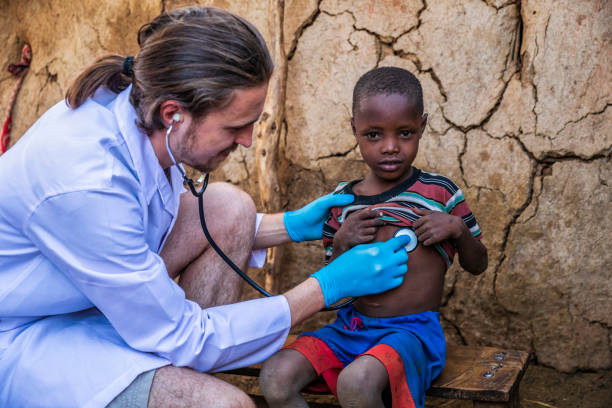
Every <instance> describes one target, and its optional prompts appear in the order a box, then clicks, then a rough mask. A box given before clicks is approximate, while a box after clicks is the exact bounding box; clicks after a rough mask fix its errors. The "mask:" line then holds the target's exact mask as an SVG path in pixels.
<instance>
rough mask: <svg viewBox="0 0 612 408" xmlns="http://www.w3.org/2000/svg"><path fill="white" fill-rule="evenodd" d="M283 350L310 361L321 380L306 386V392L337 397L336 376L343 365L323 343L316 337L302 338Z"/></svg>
mask: <svg viewBox="0 0 612 408" xmlns="http://www.w3.org/2000/svg"><path fill="white" fill-rule="evenodd" d="M283 349H293V350H297V351H299V352H300V353H302V354H303V355H304V357H306V358H307V359H308V361H310V364H312V367H313V368H314V369H315V371H316V372H317V375H319V376H320V377H321V378H322V379H323V381H324V382H323V381H317V382H314V383H312V384H310V385H308V386H307V387H306V388H305V390H306V391H309V392H316V393H325V394H327V393H329V392H331V393H332V394H334V395H335V396H336V397H338V391H337V390H338V387H337V385H338V376H339V375H340V371H342V369H343V368H344V364H342V363H341V362H340V360H338V357H336V355H335V354H334V352H333V351H332V350H331V349H330V348H329V347H328V346H327V344H325V342H323V341H322V340H320V339H318V338H316V337H310V336H302V337H299V338H298V339H297V340H296V341H294V342H293V343H291V344H289V345H288V346H285V347H283Z"/></svg>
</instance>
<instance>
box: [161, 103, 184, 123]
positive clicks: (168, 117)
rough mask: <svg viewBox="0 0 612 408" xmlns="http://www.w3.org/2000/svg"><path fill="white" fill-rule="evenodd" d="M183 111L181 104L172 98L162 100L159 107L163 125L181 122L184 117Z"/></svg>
mask: <svg viewBox="0 0 612 408" xmlns="http://www.w3.org/2000/svg"><path fill="white" fill-rule="evenodd" d="M185 113H186V112H185V109H184V108H183V106H182V105H181V104H180V103H179V102H178V101H175V100H172V99H170V100H167V101H164V102H162V104H161V105H160V107H159V115H160V117H161V118H160V119H161V121H162V123H163V124H164V125H165V126H170V125H172V124H174V123H177V122H182V121H183V120H184V119H185Z"/></svg>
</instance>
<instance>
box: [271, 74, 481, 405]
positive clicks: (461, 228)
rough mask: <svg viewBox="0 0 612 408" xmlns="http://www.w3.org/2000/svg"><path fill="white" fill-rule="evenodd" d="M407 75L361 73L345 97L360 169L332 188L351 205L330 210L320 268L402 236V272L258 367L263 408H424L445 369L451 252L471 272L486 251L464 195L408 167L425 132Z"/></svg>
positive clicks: (414, 82) (419, 100)
mask: <svg viewBox="0 0 612 408" xmlns="http://www.w3.org/2000/svg"><path fill="white" fill-rule="evenodd" d="M426 122H427V115H426V114H423V97H422V90H421V85H420V83H419V81H418V79H417V78H416V77H415V76H414V75H412V74H411V73H410V72H408V71H406V70H403V69H400V68H393V67H385V68H377V69H374V70H372V71H370V72H368V73H366V74H365V75H363V76H362V77H361V78H360V79H359V81H358V82H357V84H356V85H355V89H354V91H353V118H352V119H351V125H352V128H353V133H354V135H355V138H356V139H357V142H358V144H359V149H360V151H361V154H362V156H363V159H364V161H365V162H366V164H367V165H368V166H369V167H370V169H371V171H370V173H369V174H368V175H367V176H366V178H365V179H363V180H356V181H352V182H350V183H341V184H340V185H339V186H338V187H337V188H336V193H348V194H354V195H355V201H354V202H353V203H351V204H349V205H348V206H346V207H343V208H339V207H337V208H334V209H333V210H332V214H331V216H330V219H329V220H328V221H327V223H326V225H325V230H324V245H325V246H326V258H327V260H328V261H329V260H330V259H333V258H335V257H337V256H338V255H340V254H342V253H343V252H345V251H346V250H348V249H350V248H351V247H353V246H355V245H358V244H362V243H366V242H371V241H383V240H387V239H389V238H391V237H392V236H394V235H395V234H397V233H398V231H399V233H400V234H409V235H412V237H413V240H412V241H411V244H412V245H411V244H408V245H407V247H406V250H407V251H409V259H408V263H407V265H408V273H407V274H406V275H405V278H404V282H403V283H402V285H401V286H399V287H398V288H396V289H393V290H390V291H388V292H385V293H382V294H379V295H372V296H364V297H361V298H359V299H357V300H356V301H355V303H354V304H353V305H349V306H346V307H344V308H342V309H340V310H339V311H338V315H337V319H336V321H335V322H334V323H331V324H329V325H327V326H324V327H323V328H321V329H319V330H317V331H315V332H312V333H304V334H303V335H302V336H300V337H299V338H298V339H297V340H296V341H295V342H294V343H293V344H291V345H289V346H287V347H286V348H285V349H283V350H281V351H280V352H278V353H277V354H275V355H274V356H272V357H271V358H270V359H269V360H268V361H266V363H265V364H264V367H263V369H262V373H261V376H260V385H261V390H262V392H263V394H264V396H265V398H266V400H267V402H268V404H269V405H270V407H306V406H307V404H306V402H305V401H304V399H303V398H302V397H301V395H300V391H301V390H302V389H303V388H304V387H307V386H308V388H309V389H311V390H314V391H317V390H318V391H324V390H326V389H327V390H331V391H332V392H333V393H334V394H335V395H336V396H337V397H338V399H339V401H340V405H342V406H343V407H349V406H350V407H382V406H384V405H383V399H384V400H386V401H387V403H388V402H389V401H391V402H392V406H393V407H423V406H424V405H425V391H426V390H427V388H429V385H430V384H431V381H432V380H433V379H435V378H436V377H437V376H438V375H439V374H440V372H441V371H442V368H443V366H444V360H445V357H446V343H445V340H444V333H443V332H442V327H441V325H440V319H439V314H438V309H439V307H440V302H441V297H442V289H443V285H444V274H445V272H446V269H447V268H448V266H449V265H450V264H451V263H452V261H453V257H454V254H455V252H458V254H459V263H460V265H461V266H462V267H463V268H464V269H466V270H467V271H468V272H470V273H472V274H474V275H477V274H479V273H481V272H483V271H484V270H485V269H486V267H487V250H486V248H485V247H484V245H483V244H482V243H481V242H480V238H481V233H480V229H479V227H478V224H477V223H476V220H475V218H474V216H473V215H472V213H471V211H470V209H469V207H468V205H467V204H466V202H465V200H464V197H463V193H462V192H461V190H460V189H459V187H457V186H456V185H455V184H454V183H453V182H452V181H450V180H449V179H448V178H446V177H443V176H440V175H437V174H432V173H427V172H425V171H422V170H419V169H417V168H415V167H413V166H412V163H413V161H414V159H415V157H416V155H417V151H418V148H419V140H420V138H421V136H422V134H423V131H424V129H425V124H426Z"/></svg>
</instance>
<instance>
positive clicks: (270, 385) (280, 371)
mask: <svg viewBox="0 0 612 408" xmlns="http://www.w3.org/2000/svg"><path fill="white" fill-rule="evenodd" d="M299 375H300V373H299V369H298V368H297V367H296V365H294V364H292V362H291V359H290V358H287V354H286V353H283V352H282V351H281V352H280V353H276V354H274V355H273V356H272V357H270V358H269V359H268V360H266V362H265V363H264V364H263V367H262V368H261V372H260V373H259V387H260V389H261V392H262V393H263V394H264V396H265V397H266V400H268V401H270V402H273V401H275V402H279V401H286V400H288V399H291V398H292V397H293V396H294V395H295V394H296V393H299V392H300V391H301V390H300V389H298V386H296V384H298V383H299V382H300V381H298V380H297V377H298V376H299Z"/></svg>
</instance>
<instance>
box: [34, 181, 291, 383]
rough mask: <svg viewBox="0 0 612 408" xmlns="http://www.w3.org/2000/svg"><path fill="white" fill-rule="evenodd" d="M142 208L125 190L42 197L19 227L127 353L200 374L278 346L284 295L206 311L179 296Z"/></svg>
mask: <svg viewBox="0 0 612 408" xmlns="http://www.w3.org/2000/svg"><path fill="white" fill-rule="evenodd" d="M127 190H129V189H127ZM144 211H146V209H144V210H143V208H142V207H141V205H140V203H139V201H138V199H137V198H136V196H135V195H134V194H132V193H130V192H129V191H125V190H122V189H116V188H115V189H111V188H109V189H107V190H98V191H76V192H70V193H64V194H61V195H57V196H53V197H50V198H47V199H45V200H44V201H43V202H41V203H40V204H39V205H38V206H37V207H36V208H35V209H34V210H33V212H32V213H31V214H30V216H29V218H28V219H27V220H26V221H25V224H24V226H23V230H24V233H25V234H26V235H27V236H28V237H29V238H30V239H31V240H32V241H33V242H34V244H35V245H36V246H37V247H38V248H39V249H40V251H41V252H42V254H43V255H44V256H46V257H48V258H49V259H50V260H51V262H53V263H54V264H55V265H56V266H57V268H58V269H59V270H61V271H62V272H63V273H65V274H66V276H68V278H69V279H70V280H71V281H72V282H73V283H74V284H75V285H76V286H77V287H78V288H79V289H80V290H81V291H82V292H83V294H84V295H85V296H87V297H88V298H89V299H90V300H91V302H92V303H93V304H94V305H95V306H96V307H97V308H98V309H99V310H100V311H101V312H102V313H103V314H104V315H105V316H106V318H107V319H108V320H109V322H110V323H111V324H112V325H113V327H114V328H115V329H116V330H117V332H118V333H119V335H120V336H121V337H122V338H123V339H124V340H125V342H126V343H127V344H128V345H129V346H130V347H132V348H134V349H137V350H140V351H145V352H151V353H155V354H157V355H159V356H161V357H164V358H166V359H167V360H168V361H169V362H170V363H172V364H173V365H176V366H189V367H193V368H195V369H197V370H199V371H205V372H206V371H219V370H224V369H230V368H235V367H240V366H245V365H250V364H254V363H258V362H261V361H263V360H264V359H265V358H267V357H268V356H270V355H271V354H272V353H274V352H275V351H277V350H278V349H280V347H282V345H283V344H284V341H285V339H286V336H287V334H288V332H289V327H290V324H291V317H290V311H289V305H288V303H287V300H286V298H285V297H284V296H275V297H272V298H264V299H257V300H251V301H247V302H241V303H236V304H233V305H226V306H219V307H213V308H208V309H202V308H200V307H199V306H198V305H197V304H196V303H194V302H192V301H190V300H187V299H185V293H184V292H183V290H182V289H181V288H180V287H179V286H178V285H177V284H176V283H175V282H174V281H173V280H172V279H170V278H169V276H168V273H167V271H166V267H165V264H164V262H163V260H162V259H161V258H160V256H159V255H158V254H156V253H155V252H153V251H151V250H150V248H149V246H148V245H147V243H146V234H145V225H144V221H143V213H144Z"/></svg>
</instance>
